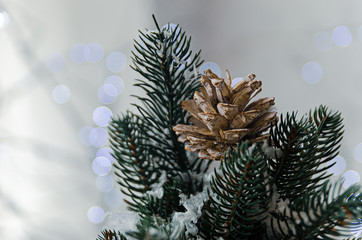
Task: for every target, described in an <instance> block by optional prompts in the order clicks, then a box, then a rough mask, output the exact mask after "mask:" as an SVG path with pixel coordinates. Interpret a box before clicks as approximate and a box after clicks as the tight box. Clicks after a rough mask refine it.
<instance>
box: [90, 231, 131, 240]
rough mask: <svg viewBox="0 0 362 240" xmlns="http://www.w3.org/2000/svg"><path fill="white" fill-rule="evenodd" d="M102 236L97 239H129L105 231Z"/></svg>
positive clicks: (113, 232)
mask: <svg viewBox="0 0 362 240" xmlns="http://www.w3.org/2000/svg"><path fill="white" fill-rule="evenodd" d="M101 234H102V236H99V235H98V237H97V240H127V238H126V237H125V236H124V235H123V234H122V233H120V232H116V231H111V230H103V231H102V232H101Z"/></svg>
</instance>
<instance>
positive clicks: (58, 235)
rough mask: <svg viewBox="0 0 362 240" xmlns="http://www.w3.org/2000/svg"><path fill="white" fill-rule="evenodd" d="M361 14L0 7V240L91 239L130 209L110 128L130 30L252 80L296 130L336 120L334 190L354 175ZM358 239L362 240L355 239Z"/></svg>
mask: <svg viewBox="0 0 362 240" xmlns="http://www.w3.org/2000/svg"><path fill="white" fill-rule="evenodd" d="M361 10H362V2H360V1H326V0H324V1H312V0H307V1H299V2H296V1H286V0H282V1H267V0H263V1H257V2H256V1H251V0H250V1H245V0H244V1H236V0H235V1H231V0H227V1H215V0H213V1H211V0H199V1H170V0H162V1H161V0H159V1H155V0H147V1H124V0H122V1H121V0H117V1H116V0H108V1H100V0H77V1H73V0H62V1H60V0H59V1H55V0H53V1H49V0H33V1H20V0H12V1H0V69H1V70H0V239H6V240H9V239H10V240H13V239H16V240H28V239H53V240H57V239H95V237H96V236H97V234H98V233H99V232H100V230H101V228H102V226H103V225H104V221H103V219H104V218H106V217H107V216H108V215H109V213H110V212H121V211H122V210H124V209H125V204H124V203H123V201H122V194H121V193H120V192H119V190H118V186H117V185H116V183H115V179H114V178H113V175H112V173H111V171H112V170H111V168H112V167H111V163H112V161H113V159H112V157H111V156H110V155H109V148H108V147H107V131H106V129H107V124H108V122H109V120H110V117H111V116H115V115H117V114H120V113H121V112H124V111H125V110H126V109H131V110H134V109H133V108H132V107H131V106H130V104H131V103H132V102H134V99H133V98H131V97H130V94H142V93H141V92H139V90H138V89H136V88H134V87H133V86H132V85H133V83H134V79H135V78H137V77H138V76H137V75H136V74H135V73H134V72H133V71H132V70H131V69H130V67H129V64H131V62H130V56H131V50H132V47H133V39H135V38H137V31H138V29H141V30H144V29H145V28H148V29H154V28H155V26H154V24H153V20H152V17H151V16H152V13H154V14H155V15H156V17H157V19H158V22H159V24H160V26H163V25H165V24H167V23H168V22H171V23H175V24H180V25H181V26H182V27H183V29H184V30H186V32H187V33H188V34H189V35H191V36H192V42H191V45H192V49H194V50H195V51H197V50H199V49H202V57H203V58H204V59H205V61H206V63H205V65H204V66H203V68H211V69H213V70H214V71H215V72H217V73H218V74H221V76H225V75H224V71H225V69H229V70H230V72H231V75H232V78H233V79H235V81H237V80H238V79H240V78H242V77H245V76H247V75H248V74H250V73H255V74H256V76H257V78H258V79H260V80H262V81H263V92H262V93H261V95H260V96H274V97H275V98H276V107H277V110H278V112H280V113H286V112H287V111H292V110H298V112H299V114H300V116H302V115H303V114H304V113H305V112H307V111H309V110H310V109H311V108H314V107H317V106H319V105H320V104H326V105H328V106H329V107H330V108H331V109H334V110H339V111H341V112H342V114H343V117H344V119H345V136H344V140H343V141H342V148H341V152H340V155H339V156H338V157H337V158H336V161H337V164H336V166H335V167H334V168H333V169H331V170H330V171H331V173H333V174H334V175H335V177H336V178H339V177H342V176H343V177H345V182H344V184H345V186H346V187H347V186H348V185H350V184H352V183H355V182H361V178H360V176H361V175H362V126H361V123H362V27H361V26H362V15H361ZM354 234H355V236H358V235H359V234H360V233H358V232H354Z"/></svg>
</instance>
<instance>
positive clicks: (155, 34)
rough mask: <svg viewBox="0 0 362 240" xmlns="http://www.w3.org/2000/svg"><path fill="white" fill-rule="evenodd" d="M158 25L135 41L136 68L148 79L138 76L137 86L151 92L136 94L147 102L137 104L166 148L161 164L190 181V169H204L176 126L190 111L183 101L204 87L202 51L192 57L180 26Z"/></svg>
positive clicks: (142, 100)
mask: <svg viewBox="0 0 362 240" xmlns="http://www.w3.org/2000/svg"><path fill="white" fill-rule="evenodd" d="M155 24H156V28H157V29H156V30H154V31H148V32H146V33H143V32H141V31H139V33H140V42H137V41H135V49H136V53H135V52H132V53H133V58H132V59H133V63H134V65H133V66H132V68H133V69H134V70H135V71H136V72H138V73H139V74H140V75H141V76H142V77H143V78H144V79H138V80H137V81H138V83H137V84H135V86H138V87H140V88H142V89H144V90H145V92H146V95H147V97H139V96H135V97H137V98H138V99H139V100H141V102H142V103H143V106H140V105H136V104H135V106H136V107H137V109H138V110H139V112H140V114H141V115H142V117H143V119H144V121H145V124H147V125H148V126H150V133H149V134H150V135H153V136H155V137H156V138H157V139H159V141H157V145H158V146H159V147H160V148H161V149H163V151H162V152H160V154H161V155H162V156H161V157H162V158H161V160H160V162H159V165H160V167H161V168H162V169H166V170H167V174H168V176H170V177H176V176H177V177H179V178H182V179H183V180H184V181H190V179H191V178H190V175H189V171H195V170H196V172H197V173H198V172H200V171H201V169H199V168H197V167H196V165H197V163H198V162H199V159H189V158H188V157H187V156H186V151H185V148H184V144H182V143H180V142H178V141H177V135H176V133H175V132H174V131H173V130H172V128H173V127H174V126H175V125H177V124H180V123H185V120H186V118H185V114H186V112H185V111H184V110H182V108H181V101H182V100H186V99H190V98H191V97H192V96H193V93H194V92H195V91H196V90H198V88H199V87H200V83H199V82H198V81H197V78H198V77H199V74H198V73H197V70H196V69H197V68H198V67H199V66H200V65H201V64H202V61H201V60H200V51H199V52H198V53H196V54H195V55H194V56H192V51H191V50H190V41H191V37H187V36H186V34H185V32H184V31H182V29H181V28H180V27H179V26H178V25H177V26H176V27H175V28H174V29H172V28H171V27H170V26H168V27H167V28H165V29H160V27H159V26H158V24H157V22H156V20H155ZM183 173H186V176H187V175H188V177H187V178H185V174H183ZM189 186H190V187H194V186H193V184H190V185H189ZM190 191H191V192H195V189H190Z"/></svg>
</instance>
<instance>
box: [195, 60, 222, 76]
mask: <svg viewBox="0 0 362 240" xmlns="http://www.w3.org/2000/svg"><path fill="white" fill-rule="evenodd" d="M207 69H210V70H211V71H212V72H213V73H215V74H216V75H218V76H221V70H220V67H219V66H218V65H217V64H216V63H214V62H206V63H204V64H202V65H201V67H200V74H204V71H205V70H207Z"/></svg>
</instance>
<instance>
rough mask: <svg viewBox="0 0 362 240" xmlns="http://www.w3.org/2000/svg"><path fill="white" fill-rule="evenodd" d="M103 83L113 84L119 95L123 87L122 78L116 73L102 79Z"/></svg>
mask: <svg viewBox="0 0 362 240" xmlns="http://www.w3.org/2000/svg"><path fill="white" fill-rule="evenodd" d="M104 83H108V84H112V85H113V86H115V87H116V89H117V92H118V95H120V94H121V93H122V92H123V88H124V85H123V80H122V79H121V78H120V77H118V76H116V75H111V76H108V77H107V78H106V80H104Z"/></svg>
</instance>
